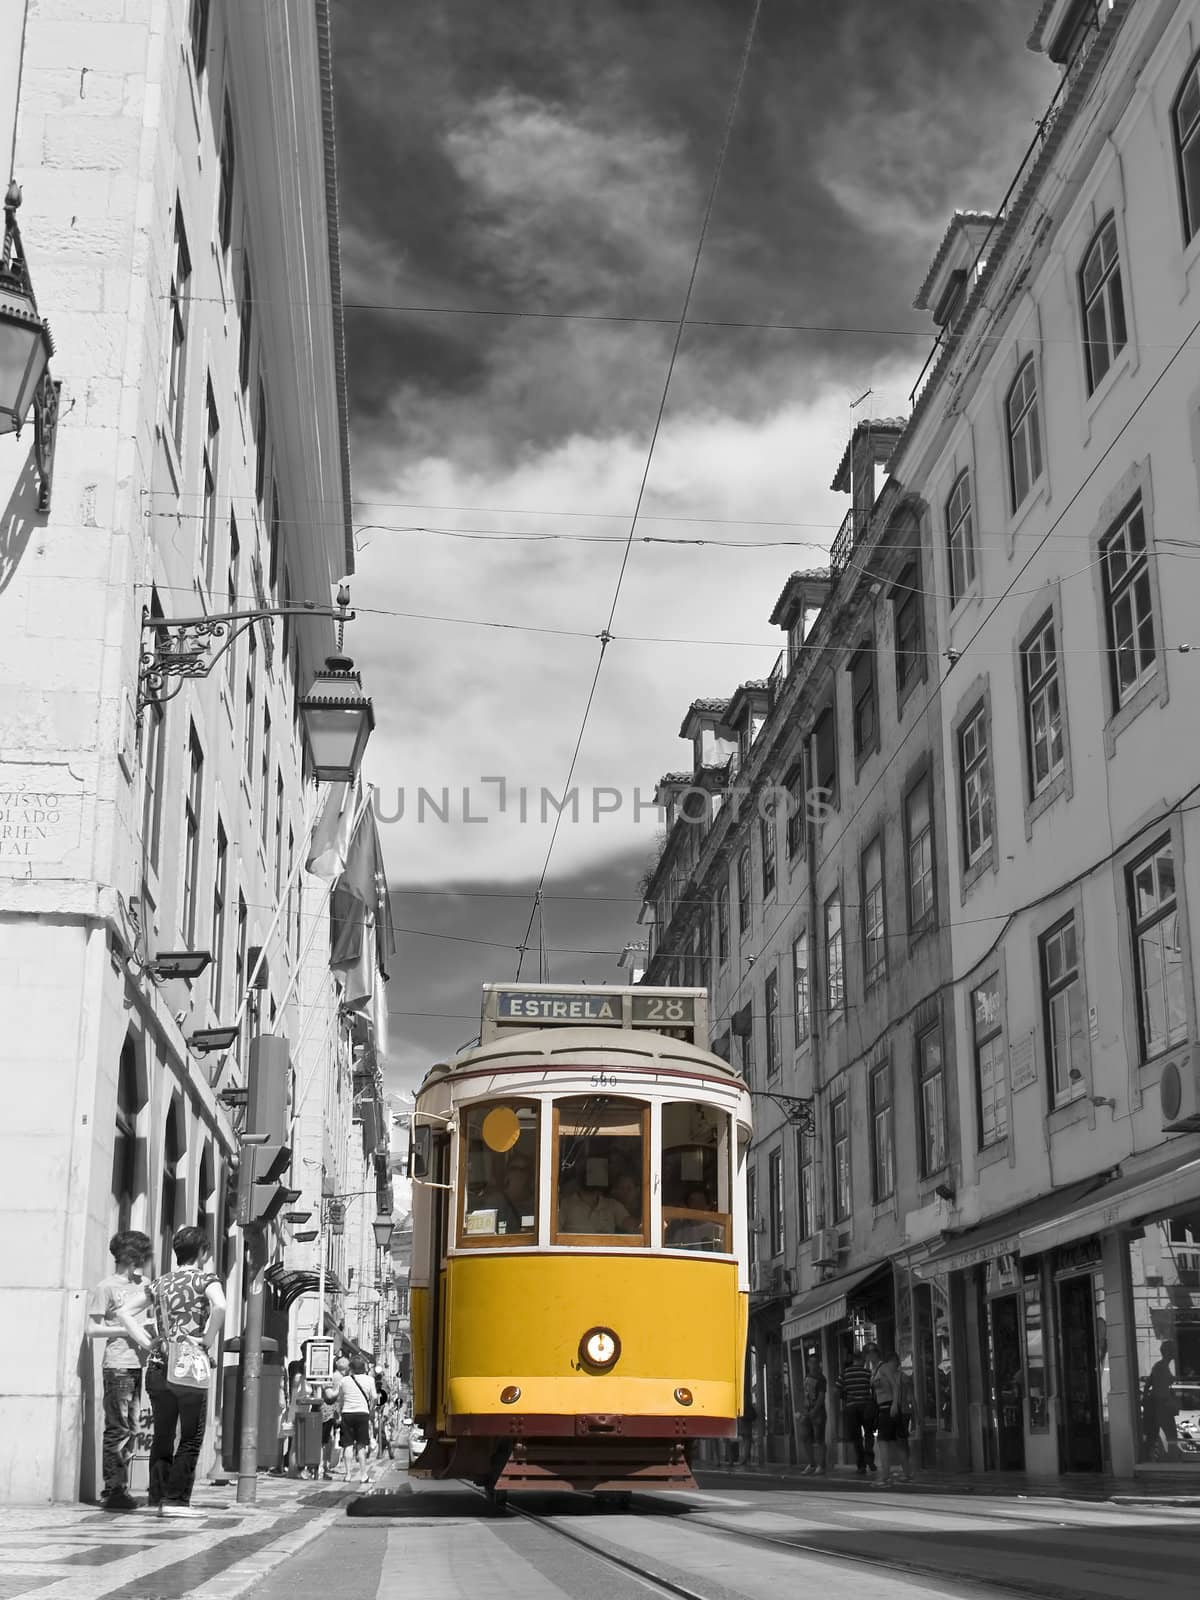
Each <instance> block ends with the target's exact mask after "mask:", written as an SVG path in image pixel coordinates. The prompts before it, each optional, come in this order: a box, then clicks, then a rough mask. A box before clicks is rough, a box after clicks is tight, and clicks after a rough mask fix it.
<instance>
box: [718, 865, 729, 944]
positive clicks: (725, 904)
mask: <svg viewBox="0 0 1200 1600" xmlns="http://www.w3.org/2000/svg"><path fill="white" fill-rule="evenodd" d="M717 960H718V961H728V960H729V885H728V884H727V883H723V884H722V885H721V888H720V890H719V892H718V894H717Z"/></svg>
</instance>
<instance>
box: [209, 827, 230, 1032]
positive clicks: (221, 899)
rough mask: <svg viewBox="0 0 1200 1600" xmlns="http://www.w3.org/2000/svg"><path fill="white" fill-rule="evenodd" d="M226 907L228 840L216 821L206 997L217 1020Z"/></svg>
mask: <svg viewBox="0 0 1200 1600" xmlns="http://www.w3.org/2000/svg"><path fill="white" fill-rule="evenodd" d="M228 903H229V839H228V837H227V836H226V833H225V824H224V823H223V822H222V821H221V819H220V817H218V818H217V854H216V861H215V863H214V871H213V900H212V942H213V947H212V958H213V960H212V985H211V987H210V989H209V997H210V999H211V1001H212V1008H213V1010H214V1011H215V1012H216V1014H217V1016H218V1017H219V1016H220V1015H221V1001H222V999H223V997H224V994H225V911H226V907H227V905H228Z"/></svg>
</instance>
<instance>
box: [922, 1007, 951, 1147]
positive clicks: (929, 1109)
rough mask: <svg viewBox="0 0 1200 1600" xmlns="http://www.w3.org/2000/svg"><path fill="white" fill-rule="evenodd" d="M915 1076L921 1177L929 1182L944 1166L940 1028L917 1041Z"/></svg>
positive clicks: (943, 1087) (944, 1080)
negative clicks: (918, 1091)
mask: <svg viewBox="0 0 1200 1600" xmlns="http://www.w3.org/2000/svg"><path fill="white" fill-rule="evenodd" d="M917 1075H918V1079H919V1086H920V1093H921V1099H920V1106H919V1110H920V1117H921V1176H922V1177H923V1178H931V1177H932V1176H933V1174H934V1173H935V1172H940V1171H941V1170H942V1168H943V1167H944V1166H945V1165H946V1069H945V1066H944V1064H943V1061H942V1030H941V1028H939V1027H933V1028H926V1030H925V1032H924V1033H922V1034H919V1035H918V1037H917Z"/></svg>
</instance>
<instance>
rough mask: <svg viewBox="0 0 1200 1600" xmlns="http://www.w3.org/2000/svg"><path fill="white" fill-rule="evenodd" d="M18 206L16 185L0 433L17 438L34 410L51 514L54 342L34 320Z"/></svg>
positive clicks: (10, 210) (4, 282)
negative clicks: (18, 218)
mask: <svg viewBox="0 0 1200 1600" xmlns="http://www.w3.org/2000/svg"><path fill="white" fill-rule="evenodd" d="M20 204H21V186H20V185H19V184H18V183H17V182H16V181H15V180H14V182H12V183H10V184H9V186H8V192H7V194H6V195H5V196H4V244H3V247H2V248H0V433H16V434H19V433H20V431H21V429H22V428H23V427H24V425H25V422H26V419H27V418H28V416H29V412H30V408H32V410H33V457H34V465H35V467H36V469H37V475H38V504H37V508H38V510H39V511H49V509H50V489H51V484H52V480H53V476H54V443H55V437H56V434H57V431H58V397H59V392H60V390H61V388H62V385H61V384H60V383H56V382H55V381H54V380H53V379H52V378H51V376H50V357H51V356H52V355H53V354H54V340H53V338H52V337H51V334H50V325H49V323H47V322H46V321H45V320H44V319H43V318H42V317H41V316H39V314H38V308H37V298H36V296H35V295H34V292H33V282H32V280H31V278H30V276H29V267H28V265H27V263H26V260H25V252H24V250H23V248H22V246H21V230H20V228H18V227H17V207H18V206H19V205H20Z"/></svg>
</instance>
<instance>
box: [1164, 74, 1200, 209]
mask: <svg viewBox="0 0 1200 1600" xmlns="http://www.w3.org/2000/svg"><path fill="white" fill-rule="evenodd" d="M1171 120H1172V123H1173V124H1174V129H1175V156H1176V160H1177V162H1178V164H1179V195H1180V200H1181V201H1182V204H1183V236H1184V238H1185V240H1186V239H1191V238H1192V236H1193V235H1194V234H1195V232H1196V230H1197V228H1200V56H1197V58H1196V59H1195V60H1194V61H1193V62H1192V64H1191V66H1190V67H1189V68H1188V70H1187V76H1186V77H1185V78H1184V80H1183V85H1182V87H1181V88H1180V90H1179V93H1178V94H1177V95H1176V97H1175V105H1174V109H1173V111H1172V114H1171Z"/></svg>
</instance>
